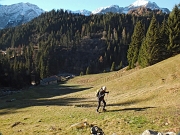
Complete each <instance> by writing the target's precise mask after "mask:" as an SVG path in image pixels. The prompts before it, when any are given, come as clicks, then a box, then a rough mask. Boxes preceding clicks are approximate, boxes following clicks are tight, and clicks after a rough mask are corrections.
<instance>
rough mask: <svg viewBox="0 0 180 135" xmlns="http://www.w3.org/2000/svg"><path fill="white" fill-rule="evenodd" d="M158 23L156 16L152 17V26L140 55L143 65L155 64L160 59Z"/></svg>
mask: <svg viewBox="0 0 180 135" xmlns="http://www.w3.org/2000/svg"><path fill="white" fill-rule="evenodd" d="M158 34H159V32H158V24H157V21H156V18H155V16H154V15H153V17H152V19H151V23H150V26H149V28H148V31H147V33H146V38H145V40H144V41H143V44H142V46H141V50H140V51H141V53H140V55H139V61H138V62H139V64H140V65H141V66H142V67H147V66H150V65H153V64H155V63H157V62H158V61H159V59H160V58H159V57H158V53H159V51H160V46H159V37H158Z"/></svg>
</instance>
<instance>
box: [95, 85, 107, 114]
mask: <svg viewBox="0 0 180 135" xmlns="http://www.w3.org/2000/svg"><path fill="white" fill-rule="evenodd" d="M105 93H109V91H106V86H103V87H102V88H101V89H100V90H99V92H98V93H97V98H98V106H97V110H96V112H99V108H100V106H101V102H103V111H106V109H105V107H106V102H105V100H104V96H105Z"/></svg>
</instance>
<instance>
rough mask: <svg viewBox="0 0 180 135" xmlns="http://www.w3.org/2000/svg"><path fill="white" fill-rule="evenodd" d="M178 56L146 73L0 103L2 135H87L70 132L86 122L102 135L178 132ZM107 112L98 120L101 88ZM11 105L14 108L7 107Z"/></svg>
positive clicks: (38, 90)
mask: <svg viewBox="0 0 180 135" xmlns="http://www.w3.org/2000/svg"><path fill="white" fill-rule="evenodd" d="M179 67H180V55H177V56H175V57H172V58H170V59H167V60H165V61H162V62H160V63H158V64H156V65H153V66H150V67H148V68H144V69H133V70H129V71H127V70H125V69H122V70H120V71H117V72H111V73H104V74H96V75H86V76H82V77H75V78H74V79H71V80H69V81H68V82H67V83H65V84H58V85H51V86H44V87H43V86H38V87H35V88H31V89H28V90H25V91H23V92H21V93H17V94H14V95H11V96H8V97H3V98H0V103H1V104H0V132H1V133H3V134H4V135H12V134H14V135H16V134H17V135H19V134H23V135H24V134H27V135H28V134H30V135H31V134H33V135H35V134H37V135H41V134H42V135H44V134H46V135H51V134H59V135H84V134H85V135H88V134H89V131H90V129H89V127H87V128H84V129H76V128H71V127H70V126H71V125H72V124H75V123H77V122H81V121H83V120H85V119H87V122H88V123H90V124H96V125H98V126H99V127H101V128H102V129H103V130H104V132H105V133H106V135H112V134H113V133H117V135H139V134H140V133H142V132H143V131H144V130H146V129H153V130H158V131H161V132H165V131H175V132H178V131H180V102H179V97H180V82H179V80H180V70H179ZM103 85H105V86H107V89H108V90H109V91H110V93H109V95H107V96H106V101H107V105H108V106H107V110H108V111H107V112H106V113H100V114H96V113H95V110H96V106H97V103H96V97H95V91H96V90H97V89H98V88H99V87H101V86H103ZM7 98H8V99H15V100H14V101H13V102H6V100H7Z"/></svg>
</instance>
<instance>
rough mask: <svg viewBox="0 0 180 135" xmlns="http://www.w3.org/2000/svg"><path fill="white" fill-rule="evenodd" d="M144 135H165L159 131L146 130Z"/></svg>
mask: <svg viewBox="0 0 180 135" xmlns="http://www.w3.org/2000/svg"><path fill="white" fill-rule="evenodd" d="M142 135H163V134H162V133H160V132H158V131H153V130H146V131H144V132H143V133H142Z"/></svg>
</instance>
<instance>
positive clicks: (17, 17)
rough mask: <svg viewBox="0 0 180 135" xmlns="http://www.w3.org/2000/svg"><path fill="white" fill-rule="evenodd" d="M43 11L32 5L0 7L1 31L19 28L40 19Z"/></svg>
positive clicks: (19, 4) (22, 4) (20, 4)
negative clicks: (14, 27) (8, 28)
mask: <svg viewBox="0 0 180 135" xmlns="http://www.w3.org/2000/svg"><path fill="white" fill-rule="evenodd" d="M43 12H45V11H43V10H42V9H40V8H39V7H38V6H36V5H33V4H30V3H18V4H13V5H1V6H0V29H3V28H7V27H12V26H17V25H20V24H23V23H26V22H29V21H30V20H32V19H34V18H35V17H38V16H39V15H40V14H42V13H43Z"/></svg>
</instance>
